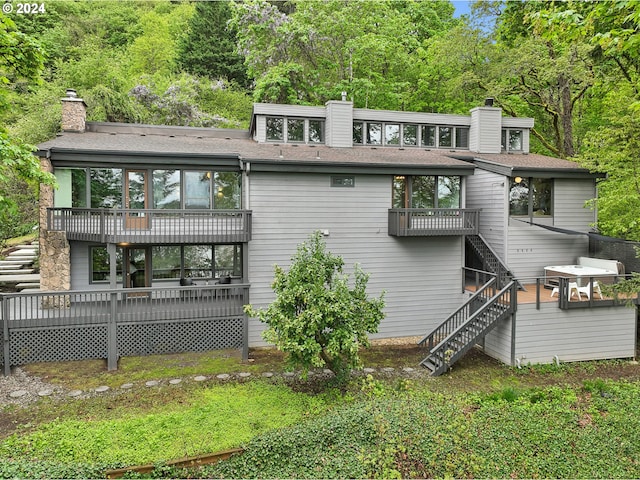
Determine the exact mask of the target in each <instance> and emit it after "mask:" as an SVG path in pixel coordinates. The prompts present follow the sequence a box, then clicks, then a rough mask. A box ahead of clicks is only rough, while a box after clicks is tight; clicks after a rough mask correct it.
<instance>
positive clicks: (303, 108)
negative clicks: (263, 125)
mask: <svg viewBox="0 0 640 480" xmlns="http://www.w3.org/2000/svg"><path fill="white" fill-rule="evenodd" d="M253 115H254V116H255V115H273V116H278V117H305V118H325V117H326V116H327V109H326V108H325V107H310V106H307V105H282V104H279V103H254V104H253Z"/></svg>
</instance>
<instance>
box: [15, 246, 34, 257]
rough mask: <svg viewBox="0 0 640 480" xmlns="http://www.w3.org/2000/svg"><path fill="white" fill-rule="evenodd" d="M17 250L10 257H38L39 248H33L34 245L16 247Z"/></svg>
mask: <svg viewBox="0 0 640 480" xmlns="http://www.w3.org/2000/svg"><path fill="white" fill-rule="evenodd" d="M14 248H15V250H12V251H11V252H9V255H11V254H14V255H36V254H37V253H38V250H39V249H38V247H35V248H34V247H33V246H32V245H29V246H24V247H14Z"/></svg>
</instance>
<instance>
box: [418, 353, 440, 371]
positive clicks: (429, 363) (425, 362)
mask: <svg viewBox="0 0 640 480" xmlns="http://www.w3.org/2000/svg"><path fill="white" fill-rule="evenodd" d="M420 365H422V366H423V367H424V368H426V369H427V370H430V371H431V373H433V372H435V371H436V369H437V366H436V364H435V363H434V362H433V360H431V358H430V357H427V358H425V359H424V360H423V361H421V362H420Z"/></svg>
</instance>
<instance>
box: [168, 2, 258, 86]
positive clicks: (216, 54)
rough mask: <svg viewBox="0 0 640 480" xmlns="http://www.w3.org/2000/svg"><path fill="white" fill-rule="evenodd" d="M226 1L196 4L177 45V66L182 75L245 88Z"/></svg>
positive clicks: (229, 10) (244, 70)
mask: <svg viewBox="0 0 640 480" xmlns="http://www.w3.org/2000/svg"><path fill="white" fill-rule="evenodd" d="M230 19H231V8H230V6H229V2H227V1H216V2H198V3H196V7H195V12H194V14H193V15H192V16H191V19H190V20H189V28H188V33H187V35H186V36H184V37H182V39H181V40H180V41H179V43H178V53H177V65H178V67H179V68H181V69H182V70H183V71H185V72H189V73H192V74H194V75H199V76H203V77H209V78H211V79H215V80H217V79H219V78H223V79H226V80H228V81H230V82H235V83H237V84H238V85H240V86H243V87H247V86H248V84H249V80H248V78H247V72H246V68H245V66H244V59H243V58H242V56H241V55H240V54H239V53H238V52H237V47H236V42H237V41H236V32H235V31H234V29H233V28H231V27H230V26H229V20H230Z"/></svg>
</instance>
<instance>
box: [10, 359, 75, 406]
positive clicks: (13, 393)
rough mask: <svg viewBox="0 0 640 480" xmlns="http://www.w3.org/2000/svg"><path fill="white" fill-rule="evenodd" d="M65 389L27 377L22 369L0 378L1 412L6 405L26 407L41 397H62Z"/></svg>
mask: <svg viewBox="0 0 640 480" xmlns="http://www.w3.org/2000/svg"><path fill="white" fill-rule="evenodd" d="M64 394H65V392H64V389H62V388H61V387H59V386H57V385H51V384H49V383H46V382H43V381H42V380H41V379H40V378H38V377H33V376H30V375H27V374H26V373H25V372H24V371H23V370H22V369H21V368H19V367H17V368H15V369H14V370H13V374H12V375H9V376H4V375H2V376H0V410H1V409H2V407H4V406H6V405H19V406H23V407H26V406H28V405H30V404H31V403H33V402H36V401H38V399H40V398H41V397H61V396H63V395H64Z"/></svg>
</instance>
